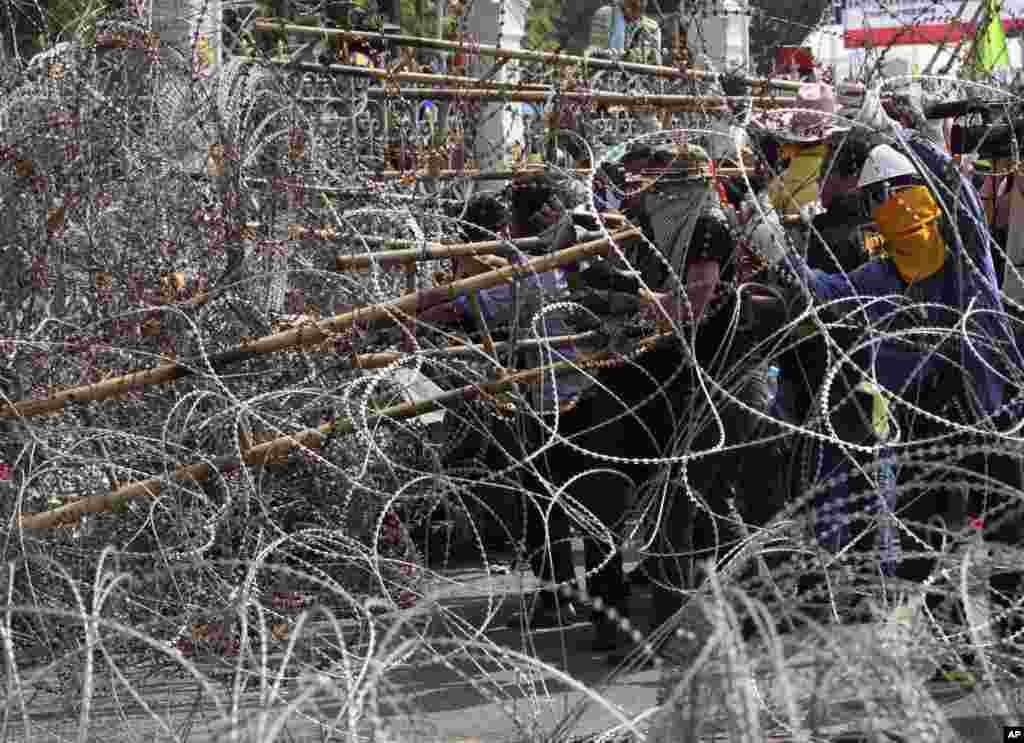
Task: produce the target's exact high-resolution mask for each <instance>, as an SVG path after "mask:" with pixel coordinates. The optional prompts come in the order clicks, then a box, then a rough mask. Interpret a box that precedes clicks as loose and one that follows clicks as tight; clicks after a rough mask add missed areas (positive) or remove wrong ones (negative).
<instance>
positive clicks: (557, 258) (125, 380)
mask: <svg viewBox="0 0 1024 743" xmlns="http://www.w3.org/2000/svg"><path fill="white" fill-rule="evenodd" d="M639 234H640V230H639V229H629V230H624V231H622V232H618V233H613V234H612V235H611V238H610V239H601V240H594V241H590V242H586V243H582V244H580V245H574V246H573V247H571V248H566V249H565V250H560V251H558V252H557V253H552V254H551V255H546V256H541V257H539V258H534V259H532V260H529V261H527V262H525V263H523V264H520V265H512V266H508V267H506V268H501V269H498V270H496V271H488V272H486V273H481V274H479V275H477V276H472V277H469V278H466V279H462V280H460V281H455V282H453V283H451V284H450V285H448V287H447V291H449V292H451V293H452V294H456V293H458V292H461V291H472V290H473V289H487V288H489V287H492V286H497V285H498V284H502V283H505V282H508V281H516V280H518V279H520V278H525V277H526V276H530V275H532V274H534V273H543V272H545V271H550V270H552V269H554V268H558V267H559V266H564V265H567V264H570V263H574V262H576V261H578V260H582V259H584V258H589V257H591V256H594V255H600V254H603V253H606V252H607V251H608V249H609V246H610V245H611V243H612V242H615V241H619V240H628V239H630V238H632V237H635V236H636V235H639ZM437 291H438V290H436V289H435V290H426V291H422V292H416V293H414V294H407V295H405V296H404V297H402V298H401V299H398V300H395V301H392V302H384V303H381V304H377V305H372V306H370V307H365V308H362V309H357V310H352V311H350V312H345V313H343V314H340V315H336V316H334V317H331V318H328V319H326V320H322V321H320V322H317V323H312V322H311V323H309V324H308V325H303V326H301V327H299V328H293V329H290V330H285V331H282V332H280V333H273V334H271V335H267V336H263V337H262V338H257V339H256V340H254V341H251V342H249V343H246V344H243V345H241V346H238V347H236V348H233V349H231V350H229V351H225V352H223V353H220V354H215V355H214V356H210V357H207V359H205V360H203V359H193V360H191V361H190V362H187V363H173V364H166V365H164V366H158V367H156V368H154V369H143V370H140V371H135V372H130V373H128V374H124V375H121V376H118V377H113V378H111V379H107V380H104V381H102V382H97V383H95V384H88V385H83V386H80V387H73V388H71V389H67V390H64V391H62V392H59V393H57V394H56V395H54V396H52V397H49V398H46V399H44V400H21V401H18V402H15V403H9V404H7V405H4V406H3V407H0V417H10V416H25V417H29V416H37V415H46V414H48V413H55V412H57V411H59V410H63V409H64V407H65V406H66V405H67V404H68V403H77V402H88V401H95V400H105V399H107V398H110V397H116V396H118V395H123V394H125V393H126V392H128V391H130V390H133V389H138V388H140V387H149V386H152V385H156V384H164V383H167V382H173V381H175V380H178V379H184V378H186V377H190V376H192V375H193V374H196V373H197V372H198V371H200V370H201V369H202V368H204V367H206V366H207V364H208V365H209V366H210V367H212V369H213V370H214V371H217V370H219V369H222V368H224V367H226V366H228V365H230V364H234V363H237V362H239V361H242V360H243V359H246V358H248V357H249V356H253V355H256V354H263V353H273V352H275V351H283V350H285V349H290V348H296V347H302V346H307V345H319V344H321V343H323V342H324V341H328V340H330V339H331V337H332V336H333V335H334V334H336V333H339V332H341V331H343V330H346V329H348V328H350V327H352V326H353V325H354V324H355V323H357V322H359V321H364V322H368V321H372V320H381V319H384V318H387V317H393V316H394V315H409V314H411V313H412V312H413V311H415V309H416V307H417V306H418V305H419V304H420V303H421V302H422V301H423V300H424V299H425V298H426V297H425V296H424V295H425V294H429V293H430V292H435V293H436V292H437Z"/></svg>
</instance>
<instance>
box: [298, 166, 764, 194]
mask: <svg viewBox="0 0 1024 743" xmlns="http://www.w3.org/2000/svg"><path fill="white" fill-rule="evenodd" d="M548 170H550V168H535V167H529V168H520V169H516V170H492V171H481V170H441V171H438V172H436V173H430V172H428V171H426V170H383V171H380V172H378V173H366V177H367V178H409V177H413V178H469V179H471V180H474V181H504V180H512V179H514V178H522V177H524V176H528V175H533V174H539V173H545V172H547V171H548ZM752 171H753V169H752V168H747V170H746V171H743V170H741V169H739V168H718V169H716V170H715V174H716V175H718V176H720V177H722V178H731V177H734V176H739V175H742V174H743V172H747V173H751V172H752ZM557 172H559V173H569V174H571V175H576V176H581V177H585V176H588V175H590V174H591V173H593V172H594V171H593V169H592V168H566V169H562V168H559V169H558V170H557ZM690 174H691V175H692V176H693V177H695V178H708V177H711V170H710V169H709V168H695V169H693V170H692V171H691V173H690ZM309 190H317V189H315V188H314V187H312V186H310V187H309Z"/></svg>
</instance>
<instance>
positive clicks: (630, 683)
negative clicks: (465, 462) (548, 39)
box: [7, 570, 1024, 743]
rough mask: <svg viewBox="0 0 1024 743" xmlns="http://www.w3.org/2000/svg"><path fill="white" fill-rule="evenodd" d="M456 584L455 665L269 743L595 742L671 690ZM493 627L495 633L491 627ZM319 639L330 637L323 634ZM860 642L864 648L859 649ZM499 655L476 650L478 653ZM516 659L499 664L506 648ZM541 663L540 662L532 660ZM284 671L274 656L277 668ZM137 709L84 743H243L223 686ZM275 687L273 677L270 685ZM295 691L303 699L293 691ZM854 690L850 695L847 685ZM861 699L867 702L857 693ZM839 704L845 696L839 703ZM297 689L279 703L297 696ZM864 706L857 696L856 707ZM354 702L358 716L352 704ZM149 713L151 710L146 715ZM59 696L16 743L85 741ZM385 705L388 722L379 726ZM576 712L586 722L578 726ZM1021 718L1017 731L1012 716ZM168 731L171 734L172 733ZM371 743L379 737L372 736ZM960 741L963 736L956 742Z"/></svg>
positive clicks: (442, 640)
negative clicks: (522, 622)
mask: <svg viewBox="0 0 1024 743" xmlns="http://www.w3.org/2000/svg"><path fill="white" fill-rule="evenodd" d="M449 577H450V578H451V579H452V582H451V583H449V584H448V585H447V586H445V587H443V588H442V593H443V594H444V595H443V600H442V603H443V605H444V606H445V607H446V610H447V612H448V613H446V615H445V616H444V617H443V618H442V617H435V618H434V619H432V620H431V622H430V624H429V625H428V628H429V632H428V642H430V643H431V645H432V646H433V648H434V650H435V651H438V652H440V653H445V654H446V655H445V659H444V662H437V661H436V660H435V661H431V660H430V659H429V658H428V656H426V655H424V654H418V655H410V656H409V657H406V658H404V659H403V662H401V663H398V664H395V665H394V666H393V667H392V668H391V670H389V671H388V672H387V673H386V674H385V675H384V676H383V678H382V679H381V680H380V681H379V682H378V683H377V684H376V686H377V688H378V689H379V690H380V702H379V704H377V703H375V702H374V701H373V700H372V699H371V698H366V697H363V698H358V696H357V695H358V694H359V693H360V692H362V691H365V690H366V689H368V688H370V687H371V686H374V684H371V683H368V682H367V680H366V679H365V678H362V679H361V678H360V676H359V674H360V668H358V667H353V668H351V669H350V671H349V676H348V677H347V678H346V676H345V674H344V673H342V672H339V671H338V669H337V667H335V668H334V669H332V670H333V673H332V674H331V675H330V676H325V677H323V678H324V680H327V681H329V684H327V685H325V687H324V688H323V689H322V690H321V691H320V692H319V693H317V694H313V695H310V698H309V699H307V700H305V701H304V702H303V703H301V704H299V703H296V708H297V710H298V712H293V713H289V714H287V715H284V716H283V717H282V713H281V711H280V709H278V710H277V711H274V712H272V713H270V714H269V716H268V718H267V720H264V721H263V723H262V724H263V726H264V727H263V730H264V731H268V730H269V729H270V728H269V726H270V725H271V724H272V722H273V721H274V720H276V719H278V718H279V717H280V718H281V719H287V720H288V724H287V734H286V735H284V734H283V735H282V736H281V737H279V738H278V740H281V741H286V742H294V743H306V741H319V742H320V743H323V742H324V741H326V740H331V741H333V740H343V739H344V738H343V737H342V736H340V735H339V736H338V737H335V738H329V737H325V736H323V735H321V734H320V733H319V732H318V731H317V722H323V721H326V720H335V721H336V724H337V725H338V726H339V729H340V730H345V729H346V728H347V726H348V725H349V724H350V722H351V721H350V720H349V717H348V711H347V710H348V709H360V710H362V711H363V714H362V715H360V716H358V718H357V719H356V721H355V722H352V723H351V724H352V725H353V727H354V728H356V729H357V730H359V731H361V732H362V733H363V734H369V733H370V732H371V729H372V728H373V727H374V720H375V719H376V723H377V725H379V726H381V727H382V728H385V729H388V730H389V731H390V738H385V737H383V736H380V737H378V740H387V739H390V740H395V741H402V743H407V742H408V743H413V742H414V741H415V742H417V743H418V742H419V741H423V742H425V743H452V742H454V741H459V740H462V739H465V740H467V741H472V740H473V739H474V738H475V739H479V741H481V743H505V742H508V743H513V742H517V741H534V740H542V739H544V737H546V736H548V735H550V734H551V733H552V731H553V730H555V729H556V726H557V725H558V724H559V723H560V722H561V721H564V720H566V719H567V718H570V717H571V718H572V719H573V720H574V722H573V724H572V725H571V727H570V728H569V729H568V730H565V731H562V732H560V733H558V735H557V738H556V740H557V741H558V742H559V743H563V742H564V741H567V740H571V739H573V738H576V737H577V736H581V735H583V734H586V733H596V732H600V731H603V730H607V729H608V728H609V727H611V726H612V725H614V724H616V721H617V719H621V718H623V717H625V718H635V717H636V716H638V715H641V714H643V713H644V712H645V711H650V710H652V708H654V706H655V705H656V703H657V698H658V690H659V687H660V686H661V685H662V676H661V672H660V671H658V670H654V669H646V670H644V669H641V670H637V671H632V672H622V673H614V671H615V669H614V668H613V667H612V666H610V665H609V664H608V662H607V659H606V658H605V657H604V656H601V655H595V654H593V653H592V652H590V650H589V640H590V635H589V627H588V625H587V624H585V623H583V622H576V623H574V624H571V625H569V626H567V627H565V628H563V629H560V630H559V629H555V630H547V631H542V632H534V633H532V634H529V635H524V634H523V633H521V632H520V631H519V630H516V629H510V628H509V627H508V619H509V617H510V616H511V615H512V614H513V612H514V611H515V610H516V604H517V603H518V599H517V598H516V594H517V592H519V591H521V590H529V589H530V588H532V586H531V585H530V582H529V581H528V580H526V579H524V578H523V577H521V576H518V575H512V576H505V577H495V578H490V579H488V578H487V577H486V576H484V575H483V574H482V572H481V571H479V570H466V571H461V572H459V571H451V573H450V574H449ZM634 604H635V606H634V610H635V612H636V613H637V614H639V615H643V614H644V613H645V611H646V609H647V608H649V597H647V596H645V595H644V594H643V593H642V592H638V594H637V595H636V596H635V597H634ZM488 616H490V617H491V621H490V622H487V621H485V619H486V618H487V617H488ZM320 630H321V631H324V630H325V628H324V627H323V626H322V625H321V626H320ZM343 634H345V635H346V641H347V642H352V643H357V642H359V638H360V637H361V636H362V637H365V635H360V633H358V632H356V628H355V627H354V626H352V625H351V624H349V625H346V626H345V628H343ZM399 640H400V638H399V639H398V640H395V641H390V640H383V641H382V640H380V639H379V638H378V640H377V642H378V643H379V647H381V648H384V650H379V651H378V653H377V657H381V655H382V654H383V653H386V652H388V650H387V649H392V650H393V649H395V648H397V647H400V645H401V643H400V641H399ZM851 641H852V640H851ZM474 644H475V645H476V646H479V647H484V646H486V647H488V648H489V650H487V651H485V650H478V651H471V648H472V646H473V645H474ZM502 648H504V649H506V650H507V651H508V653H507V654H506V656H505V657H501V655H500V652H501V651H500V649H502ZM791 652H792V657H791V660H790V663H791V665H793V666H794V667H797V670H796V671H794V672H793V673H792V674H791V675H792V678H793V681H794V686H795V688H797V696H799V697H800V698H802V699H806V698H808V697H810V696H812V695H813V693H814V691H815V684H816V683H820V679H819V680H816V679H815V674H814V673H813V670H814V669H813V668H811V667H810V656H809V655H808V656H807V657H808V664H809V665H808V668H807V669H804V670H800V668H799V656H800V653H801V652H803V653H805V654H807V651H806V642H805V643H802V644H801V643H794V646H793V649H792V651H791ZM526 659H530V660H526ZM271 661H273V658H271ZM126 672H127V673H128V674H129V676H130V680H131V682H132V687H133V689H134V690H135V691H136V692H137V694H138V696H139V699H134V700H133V699H132V698H131V695H129V694H128V693H127V692H126V691H125V689H124V688H123V687H122V688H119V689H117V690H116V692H117V693H116V696H115V695H114V694H112V693H111V690H110V688H109V685H102V686H101V688H100V689H98V690H97V698H96V702H95V705H94V708H93V709H92V710H91V714H90V720H91V724H90V727H89V731H88V735H87V736H85V738H84V740H85V741H89V742H90V743H91V742H92V741H97V742H98V743H121V741H125V743H127V742H128V741H141V742H143V743H157V742H158V741H164V740H174V739H175V737H174V736H177V738H178V739H179V740H181V741H189V742H190V743H191V742H199V741H202V742H204V743H205V742H209V743H215V742H216V743H219V742H220V741H228V740H231V737H230V736H229V735H228V733H227V730H228V729H230V724H229V723H230V720H231V719H232V710H231V706H232V705H231V703H230V701H229V700H230V698H231V695H230V690H228V692H229V693H225V689H224V688H223V686H221V687H220V689H219V691H218V692H217V694H216V696H218V697H219V698H220V699H221V704H222V708H221V709H220V711H218V710H217V709H216V705H215V704H214V702H213V697H214V695H213V694H205V695H204V694H198V693H197V685H196V684H195V683H194V682H193V681H190V680H189V679H186V678H183V677H181V676H180V675H172V674H170V673H166V672H159V673H158V672H153V671H152V670H151V669H147V668H140V669H126ZM247 681H248V683H247V684H245V685H242V686H241V687H240V688H239V689H238V690H237V692H236V693H235V698H236V700H237V707H238V710H239V711H238V712H237V718H238V719H239V720H240V721H243V723H242V725H240V727H242V726H244V725H245V724H246V723H247V725H248V727H249V728H250V729H251V730H253V732H252V733H251V734H247V735H242V736H241V737H240V738H238V740H239V741H240V743H250V741H253V742H255V741H257V740H263V739H266V738H267V737H268V736H267V735H265V734H264V735H259V734H257V733H256V729H257V728H258V727H259V726H260V724H261V723H260V720H259V713H260V710H261V709H265V708H266V707H267V704H266V700H267V699H269V698H273V696H274V695H273V694H271V693H270V692H269V691H268V689H267V688H263V689H261V686H260V682H261V679H259V678H258V677H252V678H249V679H248V680H247ZM263 681H264V683H265V686H270V685H272V684H273V682H274V681H275V679H274V678H269V679H264V680H263ZM581 685H585V686H586V687H587V688H589V689H592V690H594V691H597V692H598V693H599V694H600V695H601V697H602V700H603V701H602V702H600V703H599V702H596V701H593V700H592V699H591V698H590V697H589V696H588V693H587V692H586V691H584V690H582V689H581ZM777 686H778V685H777V683H776V682H775V681H773V679H771V678H770V677H767V676H761V683H760V684H759V685H758V689H759V691H760V692H761V693H762V695H763V696H764V697H765V699H767V700H769V701H770V700H771V699H772V698H773V694H775V692H777ZM292 688H294V687H292ZM836 688H837V689H840V690H841V689H842V684H841V683H840V684H838V685H837V686H836ZM849 691H851V692H853V691H856V690H855V689H854V690H849ZM932 692H933V694H932V697H933V698H935V699H936V700H938V703H939V706H940V707H941V708H942V709H943V711H944V712H945V713H946V715H947V716H948V717H949V718H950V719H951V723H952V725H953V727H954V728H955V730H956V732H957V734H958V735H959V736H960V739H962V740H969V741H979V743H980V742H982V741H986V742H987V741H992V740H999V739H1000V738H999V737H992V736H993V735H999V734H1000V733H1001V728H1000V727H998V726H999V725H1002V724H1004V723H1011V722H1012V723H1020V722H1024V713H1022V711H1024V694H1022V693H1021V692H1019V691H1016V692H1015V691H1010V692H1008V693H1007V694H1006V697H1007V700H1008V702H1009V704H1010V706H1011V708H1012V709H1011V710H1010V717H1007V718H1006V719H996V718H994V717H992V715H991V714H985V710H995V709H996V707H995V705H994V703H993V702H992V700H991V699H988V698H986V697H985V696H983V695H980V694H973V695H965V694H964V693H963V692H962V691H960V692H958V693H956V694H953V693H951V691H950V689H949V688H946V689H940V688H933V689H932ZM837 694H841V691H839V692H837ZM294 696H295V694H294V692H291V691H287V690H286V691H284V692H283V693H282V694H281V695H280V697H279V699H280V698H281V697H284V698H294ZM851 696H852V695H851ZM352 699H355V702H354V703H352V704H350V703H349V702H350V700H352ZM140 700H141V701H144V702H145V703H146V705H147V706H148V707H149V710H150V713H148V714H147V712H146V711H145V710H144V709H143V707H142V705H141V703H140ZM63 701H64V700H60V699H58V698H56V697H54V696H53V695H47V694H45V693H43V694H40V695H38V696H37V697H36V698H35V699H34V700H32V701H31V703H30V704H28V705H27V710H26V711H28V712H29V716H30V717H31V718H32V719H31V722H30V724H29V726H28V727H27V728H26V726H25V724H24V722H23V721H22V719H21V715H20V712H19V709H18V706H17V704H8V706H7V707H8V714H9V715H10V716H11V719H9V721H8V728H7V731H8V737H7V740H12V741H14V740H17V741H22V740H28V741H33V743H35V742H36V741H39V742H44V741H45V743H50V741H54V743H56V741H58V740H76V738H77V735H76V732H77V720H78V712H77V710H76V709H73V708H69V706H68V705H67V704H65V703H63ZM832 701H833V703H832V704H831V705H830V708H829V714H830V715H833V716H834V717H835V719H834V720H830V721H829V722H830V723H831V724H832V725H843V724H846V723H849V722H850V721H853V722H857V721H863V719H864V716H865V713H864V711H863V709H862V708H860V707H858V706H855V705H847V706H846V707H844V706H843V704H840V703H839V702H840V701H841V700H840V699H839V698H838V697H837V698H835V699H833V700H832ZM375 706H376V710H377V711H376V714H367V713H366V712H367V710H372V709H374V707H375ZM574 713H575V714H574ZM1015 714H1017V715H1020V717H1019V718H1018V719H1012V718H1013V715H1015ZM158 720H159V721H163V723H164V724H166V725H167V728H169V729H170V731H171V733H173V735H172V734H169V733H168V730H167V729H165V728H164V727H163V725H161V724H160V722H158ZM364 739H366V740H371V739H372V738H371V737H366V738H364ZM951 739H952V740H955V739H956V738H955V737H954V738H951Z"/></svg>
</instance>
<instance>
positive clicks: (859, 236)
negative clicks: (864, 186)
mask: <svg viewBox="0 0 1024 743" xmlns="http://www.w3.org/2000/svg"><path fill="white" fill-rule="evenodd" d="M870 221H871V220H870V219H868V218H867V217H865V216H864V215H863V213H862V212H861V210H860V203H859V199H858V198H857V197H856V196H851V195H844V196H842V197H836V198H835V199H833V201H832V203H831V204H830V205H829V208H828V211H826V212H825V213H824V214H819V215H818V216H816V217H815V218H814V221H813V223H812V224H813V225H814V230H815V231H816V232H817V234H815V231H812V232H811V234H810V235H809V236H808V241H807V265H809V266H810V267H811V268H816V269H818V270H821V271H826V272H828V273H838V272H839V269H842V270H843V271H844V272H846V273H850V272H851V271H853V270H854V269H855V268H857V267H858V266H860V265H861V264H862V263H864V261H866V260H867V258H868V256H867V253H866V252H865V250H864V233H863V231H862V227H863V226H864V225H866V224H869V223H870ZM822 241H824V243H823V242H822ZM826 244H827V245H828V248H829V250H831V252H832V256H835V257H834V258H833V257H832V256H830V255H829V251H828V250H826V249H825V245H826ZM836 261H838V262H839V265H838V266H837V265H836Z"/></svg>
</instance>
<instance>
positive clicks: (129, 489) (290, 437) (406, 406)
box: [18, 274, 658, 529]
mask: <svg viewBox="0 0 1024 743" xmlns="http://www.w3.org/2000/svg"><path fill="white" fill-rule="evenodd" d="M481 275H482V274H481ZM657 337H658V336H652V337H650V338H645V339H643V340H641V341H640V342H639V344H638V345H643V344H644V343H650V342H652V341H654V340H656V339H657ZM619 356H620V354H619V353H616V352H612V351H601V352H598V353H595V354H585V355H582V354H581V355H580V357H578V358H577V359H576V360H574V361H559V362H556V363H554V364H550V365H546V366H542V367H539V368H536V369H525V370H523V371H518V372H512V373H510V374H508V375H507V376H505V377H504V378H503V379H501V380H498V381H492V382H484V383H482V384H467V385H464V386H462V387H459V388H457V389H454V390H451V391H449V392H446V393H444V394H443V395H439V396H437V397H434V398H430V399H429V400H419V401H416V402H404V403H400V404H397V405H391V406H389V407H387V408H384V409H383V410H379V411H377V412H376V413H374V414H372V415H370V416H369V422H371V423H377V422H379V421H382V420H384V419H390V420H403V419H408V418H416V417H418V416H420V415H424V414H426V413H431V412H434V411H435V410H440V409H441V408H442V407H444V406H445V405H446V404H450V403H453V402H456V401H458V400H473V399H476V398H478V397H479V396H481V395H495V394H498V393H500V392H504V391H506V390H508V389H511V388H512V387H513V386H514V385H516V384H524V383H530V382H534V381H536V380H537V379H539V378H540V377H541V376H542V375H544V374H548V373H551V372H554V373H555V374H559V373H565V372H568V371H571V370H574V369H577V368H578V367H579V365H580V364H585V363H592V362H599V361H604V360H611V359H614V358H617V357H619ZM355 428H356V425H355V423H353V422H352V421H351V420H348V419H343V420H340V421H337V422H333V423H324V424H322V425H320V426H318V427H317V428H310V429H306V430H305V431H299V432H297V433H294V434H286V435H284V436H280V437H278V438H276V439H273V440H271V441H267V442H265V443H262V444H259V445H257V446H253V447H252V448H250V449H248V450H246V451H244V452H243V454H242V457H241V458H240V459H239V458H238V457H235V456H223V457H218V458H217V459H215V460H214V461H213V462H212V463H207V462H202V463H199V464H189V465H184V466H181V467H178V468H177V469H176V470H175V471H174V473H173V474H172V475H171V479H172V480H173V481H175V482H198V481H202V480H208V479H209V478H210V477H211V476H212V475H213V474H214V473H215V472H217V471H221V470H230V469H235V468H238V467H240V466H243V465H244V466H256V465H265V464H272V463H274V462H277V461H280V460H281V458H282V457H285V456H287V454H288V453H289V452H290V451H291V450H292V449H295V448H300V447H307V448H311V449H319V448H320V447H321V445H322V444H323V439H324V437H325V436H327V435H329V434H339V435H340V434H346V433H352V432H353V431H354V430H355ZM163 487H164V481H163V479H161V478H155V477H154V478H150V479H148V480H144V481H141V482H134V483H130V484H128V485H124V486H122V487H120V488H117V489H116V490H115V491H114V492H112V493H107V494H105V495H90V496H85V497H81V498H79V499H78V500H76V501H74V502H72V503H68V504H66V505H64V506H61V507H60V508H55V509H53V510H52V511H44V512H40V513H23V514H21V515H20V516H19V518H18V523H19V525H20V526H21V528H23V529H52V528H57V527H60V526H62V525H65V524H71V523H75V522H77V521H78V520H79V519H80V518H81V517H82V515H84V514H87V513H106V512H112V511H120V510H121V509H122V508H124V506H125V504H126V503H127V501H128V500H130V499H132V498H139V497H142V496H147V495H148V496H151V497H156V496H158V495H159V494H160V493H161V492H162V490H163Z"/></svg>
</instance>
